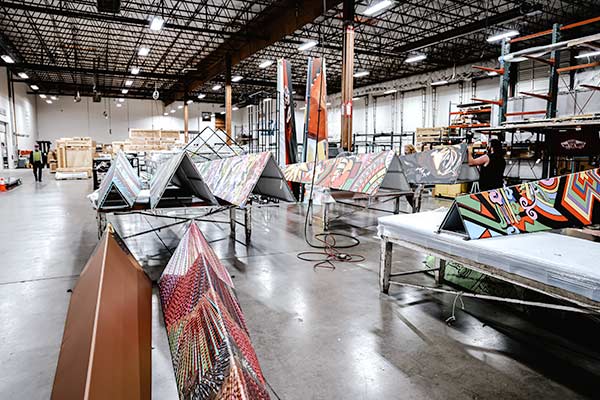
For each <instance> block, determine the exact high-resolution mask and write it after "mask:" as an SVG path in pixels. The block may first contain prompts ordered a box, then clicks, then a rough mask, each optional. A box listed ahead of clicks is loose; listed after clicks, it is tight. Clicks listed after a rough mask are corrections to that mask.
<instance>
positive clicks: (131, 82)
mask: <svg viewBox="0 0 600 400" xmlns="http://www.w3.org/2000/svg"><path fill="white" fill-rule="evenodd" d="M131 85H133V81H132V80H130V79H128V80H126V81H125V86H131Z"/></svg>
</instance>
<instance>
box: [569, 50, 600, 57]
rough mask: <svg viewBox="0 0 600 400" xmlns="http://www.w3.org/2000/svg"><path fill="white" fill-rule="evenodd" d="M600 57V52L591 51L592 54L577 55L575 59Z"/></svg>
mask: <svg viewBox="0 0 600 400" xmlns="http://www.w3.org/2000/svg"><path fill="white" fill-rule="evenodd" d="M598 55H600V51H591V52H588V53H583V54H577V55H576V56H575V58H585V57H593V56H598Z"/></svg>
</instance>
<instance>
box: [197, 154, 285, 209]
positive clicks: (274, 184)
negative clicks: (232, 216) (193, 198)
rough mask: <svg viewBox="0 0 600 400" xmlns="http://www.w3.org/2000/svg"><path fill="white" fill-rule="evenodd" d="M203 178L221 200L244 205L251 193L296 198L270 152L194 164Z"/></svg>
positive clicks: (279, 197)
mask: <svg viewBox="0 0 600 400" xmlns="http://www.w3.org/2000/svg"><path fill="white" fill-rule="evenodd" d="M197 166H198V170H199V171H200V175H201V176H202V179H204V181H205V182H206V183H207V185H208V187H209V188H210V190H211V191H212V192H213V193H214V195H215V196H217V197H218V198H220V199H223V200H225V201H227V202H229V203H231V204H234V205H236V206H240V207H244V206H245V204H246V202H247V201H248V199H249V197H250V194H251V193H258V194H264V195H267V196H270V197H274V198H278V199H281V200H284V201H295V199H294V196H293V195H292V193H291V191H290V189H289V187H288V186H287V185H286V184H285V181H284V178H283V173H282V172H281V170H280V169H279V167H278V166H277V163H276V162H275V160H274V159H273V156H272V155H271V153H270V152H264V153H255V154H245V155H243V156H236V157H229V158H223V159H219V160H213V161H207V162H203V163H200V164H197Z"/></svg>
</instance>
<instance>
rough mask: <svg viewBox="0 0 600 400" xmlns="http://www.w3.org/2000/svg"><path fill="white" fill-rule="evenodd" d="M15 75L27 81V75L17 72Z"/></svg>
mask: <svg viewBox="0 0 600 400" xmlns="http://www.w3.org/2000/svg"><path fill="white" fill-rule="evenodd" d="M17 75H19V78H21V79H29V75H27V74H26V73H25V72H19V73H18V74H17Z"/></svg>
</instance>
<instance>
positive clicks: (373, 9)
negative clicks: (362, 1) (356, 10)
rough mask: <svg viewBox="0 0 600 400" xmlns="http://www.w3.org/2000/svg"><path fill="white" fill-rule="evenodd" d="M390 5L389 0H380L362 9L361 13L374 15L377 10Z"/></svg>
mask: <svg viewBox="0 0 600 400" xmlns="http://www.w3.org/2000/svg"><path fill="white" fill-rule="evenodd" d="M391 5H392V2H391V1H390V0H383V1H380V2H379V3H375V4H373V5H372V6H371V7H369V8H367V9H366V10H365V11H363V14H365V15H374V14H376V13H378V12H379V11H381V10H384V9H386V8H388V7H389V6H391Z"/></svg>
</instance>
